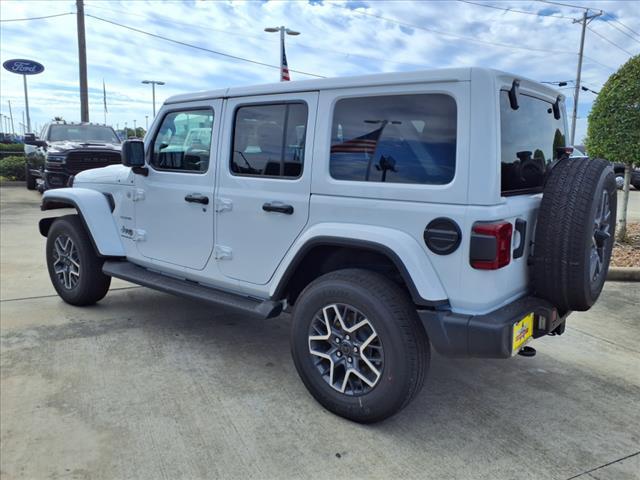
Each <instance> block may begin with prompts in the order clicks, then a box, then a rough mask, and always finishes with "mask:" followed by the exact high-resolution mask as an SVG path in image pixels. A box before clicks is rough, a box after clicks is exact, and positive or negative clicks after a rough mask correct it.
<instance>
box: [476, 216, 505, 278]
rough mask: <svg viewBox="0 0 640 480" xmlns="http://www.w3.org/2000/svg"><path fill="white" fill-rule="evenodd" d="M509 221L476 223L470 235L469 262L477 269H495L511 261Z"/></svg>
mask: <svg viewBox="0 0 640 480" xmlns="http://www.w3.org/2000/svg"><path fill="white" fill-rule="evenodd" d="M512 233H513V226H512V225H511V223H509V222H496V223H476V224H475V225H474V226H473V233H472V235H471V253H470V262H471V266H472V267H473V268H477V269H479V270H497V269H498V268H502V267H504V266H506V265H509V262H510V261H511V235H512Z"/></svg>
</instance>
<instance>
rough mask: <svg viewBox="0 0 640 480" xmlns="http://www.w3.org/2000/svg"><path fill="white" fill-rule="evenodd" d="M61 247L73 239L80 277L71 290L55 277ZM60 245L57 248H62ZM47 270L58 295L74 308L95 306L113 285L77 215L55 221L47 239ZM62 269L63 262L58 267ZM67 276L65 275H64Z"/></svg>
mask: <svg viewBox="0 0 640 480" xmlns="http://www.w3.org/2000/svg"><path fill="white" fill-rule="evenodd" d="M58 239H60V243H61V244H65V243H66V239H70V240H71V242H72V244H73V245H74V246H75V249H76V253H75V254H74V258H75V259H74V260H73V261H74V262H76V263H78V264H79V267H77V268H78V270H79V272H78V273H79V275H78V277H77V279H74V281H75V282H76V283H75V284H73V286H71V287H70V288H69V287H68V286H65V280H64V279H63V278H61V277H60V274H59V273H56V260H57V259H59V255H58V254H57V252H56V241H57V240H58ZM60 243H59V245H58V248H60ZM46 252H47V268H48V270H49V277H50V278H51V283H52V284H53V286H54V288H55V289H56V292H58V295H60V297H61V298H62V299H63V300H64V301H65V302H67V303H69V304H71V305H77V306H84V305H93V304H94V303H96V302H97V301H99V300H101V299H102V298H104V296H105V295H106V294H107V291H108V290H109V285H110V284H111V277H109V276H107V275H105V274H104V273H102V265H103V263H104V259H103V258H100V257H99V256H98V255H97V253H96V251H95V248H94V246H93V243H92V242H91V238H90V237H89V234H88V233H87V231H86V229H85V226H84V223H83V222H82V220H81V219H80V217H79V216H78V215H65V216H63V217H60V218H58V219H56V220H55V221H54V222H53V224H52V225H51V228H50V229H49V233H48V235H47V248H46ZM57 264H58V265H60V262H59V261H58V263H57ZM62 275H64V274H62Z"/></svg>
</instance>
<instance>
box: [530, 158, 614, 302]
mask: <svg viewBox="0 0 640 480" xmlns="http://www.w3.org/2000/svg"><path fill="white" fill-rule="evenodd" d="M616 201H617V197H616V181H615V176H614V173H613V170H612V168H611V166H610V164H609V163H608V162H607V161H605V160H600V159H588V158H585V159H581V158H580V159H579V158H576V159H568V160H565V161H562V162H560V163H559V164H558V165H556V166H555V167H554V169H553V170H552V171H551V173H550V174H549V178H548V179H547V183H546V185H545V187H544V193H543V196H542V202H541V203H540V210H539V213H538V223H537V225H536V232H535V244H534V258H533V285H534V290H535V293H536V294H537V295H538V296H540V297H542V298H544V299H546V300H548V301H550V302H551V303H553V304H554V305H555V306H556V307H558V308H559V309H561V310H563V311H569V310H578V311H584V310H588V309H589V308H591V306H592V305H593V304H594V303H595V301H596V300H597V299H598V296H599V295H600V292H601V291H602V287H603V285H604V281H605V278H606V276H607V270H608V269H609V261H610V260H611V250H612V249H613V243H614V238H615V225H616V223H615V222H616Z"/></svg>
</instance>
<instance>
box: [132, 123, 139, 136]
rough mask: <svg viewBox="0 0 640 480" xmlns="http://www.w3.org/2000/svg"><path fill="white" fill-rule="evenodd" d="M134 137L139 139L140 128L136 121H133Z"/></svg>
mask: <svg viewBox="0 0 640 480" xmlns="http://www.w3.org/2000/svg"><path fill="white" fill-rule="evenodd" d="M133 136H134V137H136V138H138V127H136V121H135V120H134V121H133Z"/></svg>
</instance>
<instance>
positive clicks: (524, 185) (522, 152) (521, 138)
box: [500, 91, 566, 195]
mask: <svg viewBox="0 0 640 480" xmlns="http://www.w3.org/2000/svg"><path fill="white" fill-rule="evenodd" d="M518 105H519V108H518V109H517V110H513V109H512V108H511V106H510V104H509V93H508V92H506V91H501V92H500V138H501V154H500V155H501V190H502V194H503V195H517V194H521V193H534V192H539V191H541V190H542V185H543V182H544V176H545V173H546V171H547V168H548V167H549V165H550V164H551V162H553V161H554V160H556V158H557V149H558V148H559V147H564V146H566V138H565V124H564V117H563V114H564V108H561V109H560V111H561V117H560V118H559V119H556V118H555V117H554V115H553V105H552V104H551V103H550V102H547V101H545V100H541V99H539V98H535V97H532V96H529V95H525V94H520V95H518Z"/></svg>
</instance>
